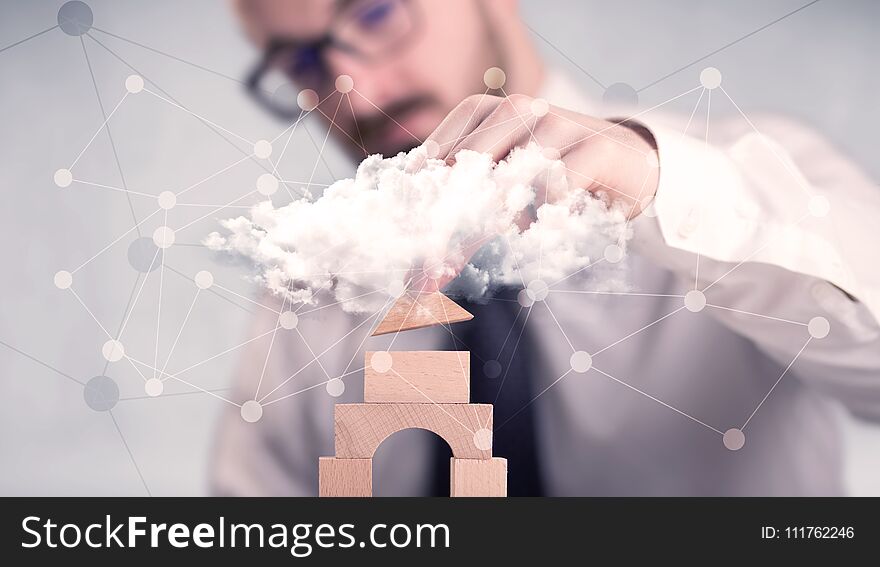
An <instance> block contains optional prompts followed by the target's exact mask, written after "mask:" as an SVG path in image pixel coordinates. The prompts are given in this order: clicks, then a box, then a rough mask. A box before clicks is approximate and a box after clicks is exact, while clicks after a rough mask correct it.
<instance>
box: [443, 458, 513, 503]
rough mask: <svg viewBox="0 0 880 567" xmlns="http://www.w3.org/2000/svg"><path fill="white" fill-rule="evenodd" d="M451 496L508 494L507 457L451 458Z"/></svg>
mask: <svg viewBox="0 0 880 567" xmlns="http://www.w3.org/2000/svg"><path fill="white" fill-rule="evenodd" d="M449 477H450V487H449V495H450V496H507V459H502V458H499V457H493V458H491V459H456V458H455V457H453V458H452V459H450V474H449Z"/></svg>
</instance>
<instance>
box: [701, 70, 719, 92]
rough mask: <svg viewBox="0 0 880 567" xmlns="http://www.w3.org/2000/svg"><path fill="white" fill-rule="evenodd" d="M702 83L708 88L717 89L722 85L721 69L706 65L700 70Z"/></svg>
mask: <svg viewBox="0 0 880 567" xmlns="http://www.w3.org/2000/svg"><path fill="white" fill-rule="evenodd" d="M700 84H702V85H703V86H704V87H706V88H707V89H717V88H718V87H719V86H721V71H719V70H718V69H716V68H715V67H706V68H705V69H703V70H702V71H701V72H700Z"/></svg>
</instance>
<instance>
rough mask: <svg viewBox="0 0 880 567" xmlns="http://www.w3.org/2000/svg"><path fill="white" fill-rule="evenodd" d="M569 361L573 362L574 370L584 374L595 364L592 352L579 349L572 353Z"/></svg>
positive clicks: (572, 367)
mask: <svg viewBox="0 0 880 567" xmlns="http://www.w3.org/2000/svg"><path fill="white" fill-rule="evenodd" d="M568 362H569V363H570V364H571V369H572V370H574V371H575V372H577V373H578V374H583V373H584V372H586V371H587V370H589V369H590V368H591V367H592V366H593V357H592V356H590V353H588V352H584V351H582V350H579V351H577V352H575V353H574V354H572V355H571V358H570V359H569V360H568Z"/></svg>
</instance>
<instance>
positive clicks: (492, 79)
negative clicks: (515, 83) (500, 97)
mask: <svg viewBox="0 0 880 567" xmlns="http://www.w3.org/2000/svg"><path fill="white" fill-rule="evenodd" d="M505 81H507V75H505V74H504V71H502V70H501V69H499V68H498V67H489V68H488V69H486V72H485V73H483V82H484V83H486V86H487V87H489V88H490V89H500V88H501V87H503V86H504V83H505Z"/></svg>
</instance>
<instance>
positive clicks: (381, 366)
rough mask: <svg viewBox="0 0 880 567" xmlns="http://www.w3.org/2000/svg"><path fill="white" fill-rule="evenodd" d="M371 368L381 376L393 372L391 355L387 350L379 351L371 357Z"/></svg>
mask: <svg viewBox="0 0 880 567" xmlns="http://www.w3.org/2000/svg"><path fill="white" fill-rule="evenodd" d="M370 367H371V368H372V369H373V370H375V371H376V372H378V373H379V374H385V373H386V372H388V371H389V370H391V353H390V352H388V351H387V350H378V351H376V352H374V353H373V356H371V357H370Z"/></svg>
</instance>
